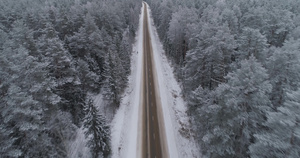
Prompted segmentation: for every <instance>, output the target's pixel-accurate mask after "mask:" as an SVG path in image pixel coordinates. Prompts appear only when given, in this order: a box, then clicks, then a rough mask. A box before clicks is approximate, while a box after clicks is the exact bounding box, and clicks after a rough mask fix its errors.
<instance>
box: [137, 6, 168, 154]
mask: <svg viewBox="0 0 300 158" xmlns="http://www.w3.org/2000/svg"><path fill="white" fill-rule="evenodd" d="M146 6H147V5H146V4H145V3H144V21H143V27H144V28H143V34H144V35H143V84H142V86H143V87H142V89H143V91H142V92H143V94H142V95H143V96H142V99H143V101H142V104H143V105H142V106H143V107H142V109H143V110H142V128H143V130H142V157H143V158H162V157H166V150H165V149H166V147H165V145H164V144H165V139H164V133H163V132H162V130H163V129H164V128H163V127H162V126H163V121H162V120H159V119H161V118H162V116H161V115H162V113H161V111H160V110H161V108H160V107H158V106H161V104H160V100H159V97H158V96H157V95H158V94H157V93H158V92H157V87H158V86H157V82H156V81H157V79H156V78H155V76H156V75H155V74H154V73H155V72H154V71H155V69H154V68H153V64H154V62H153V51H152V45H151V37H150V35H149V26H148V18H147V16H148V13H147V7H146Z"/></svg>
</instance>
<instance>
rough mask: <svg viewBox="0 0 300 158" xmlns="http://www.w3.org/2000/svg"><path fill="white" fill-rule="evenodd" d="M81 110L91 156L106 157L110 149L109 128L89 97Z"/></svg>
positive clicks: (95, 157) (94, 157)
mask: <svg viewBox="0 0 300 158" xmlns="http://www.w3.org/2000/svg"><path fill="white" fill-rule="evenodd" d="M83 110H84V113H85V117H84V122H83V124H84V127H85V128H86V132H85V137H86V138H87V139H88V142H87V146H88V147H89V148H90V149H91V153H92V155H93V158H98V157H99V155H102V156H104V157H107V156H108V155H109V154H110V151H111V149H110V144H109V143H110V135H109V133H110V130H109V126H108V124H107V123H106V120H105V118H104V117H103V116H102V115H101V114H100V113H99V110H98V109H97V108H96V107H95V105H94V104H93V101H92V100H91V99H88V101H87V103H86V105H85V106H84V109H83Z"/></svg>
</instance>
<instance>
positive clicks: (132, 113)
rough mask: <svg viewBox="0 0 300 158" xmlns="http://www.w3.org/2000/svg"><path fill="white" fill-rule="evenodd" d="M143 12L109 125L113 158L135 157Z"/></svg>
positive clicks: (140, 76)
mask: <svg viewBox="0 0 300 158" xmlns="http://www.w3.org/2000/svg"><path fill="white" fill-rule="evenodd" d="M143 10H144V7H142V8H141V15H140V19H139V29H138V31H137V35H136V39H135V40H136V42H135V44H134V46H133V52H132V56H131V74H130V76H129V78H128V79H129V81H128V83H129V85H128V87H127V88H126V90H125V93H124V95H123V97H122V101H121V104H120V108H119V109H118V110H117V111H116V114H115V116H114V118H113V120H112V124H111V127H112V129H111V132H112V134H111V136H112V140H111V141H112V157H113V158H120V157H122V158H123V157H128V158H135V157H137V150H138V146H137V138H138V116H139V114H138V110H139V104H140V94H141V92H140V84H141V78H142V75H141V74H142V52H143V27H142V26H143V16H144V12H143ZM137 52H139V53H137Z"/></svg>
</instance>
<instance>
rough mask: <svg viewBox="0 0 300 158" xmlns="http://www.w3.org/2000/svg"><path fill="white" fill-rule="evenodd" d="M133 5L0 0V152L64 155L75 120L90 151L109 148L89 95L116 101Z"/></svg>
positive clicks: (133, 24)
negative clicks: (101, 95)
mask: <svg viewBox="0 0 300 158" xmlns="http://www.w3.org/2000/svg"><path fill="white" fill-rule="evenodd" d="M141 5H142V3H141V1H140V0H124V1H119V0H109V1H106V0H39V1H36V0H17V1H16V0H13V1H12V0H1V2H0V109H1V111H0V113H1V115H0V155H1V157H67V156H68V151H67V146H68V142H70V141H72V140H73V139H75V138H74V137H75V133H76V130H77V129H78V128H80V127H82V126H84V127H85V129H86V133H85V134H86V138H87V139H88V143H87V146H88V147H90V149H91V153H92V156H93V157H98V156H100V155H102V156H104V157H107V156H108V155H109V154H110V131H109V126H108V124H107V122H106V119H105V118H104V115H103V113H101V111H99V110H98V109H97V107H95V105H93V102H92V100H91V98H89V96H91V95H92V94H98V93H102V94H103V95H104V98H105V99H106V100H107V103H108V105H107V106H110V107H111V108H112V109H115V108H117V107H118V106H119V102H120V94H121V93H122V91H123V89H124V87H125V86H126V84H127V76H128V74H129V73H130V54H131V49H132V46H131V44H132V43H133V40H134V36H135V31H136V30H137V27H138V20H139V18H138V15H139V12H140V8H141ZM82 154H84V153H82ZM83 156H84V155H83Z"/></svg>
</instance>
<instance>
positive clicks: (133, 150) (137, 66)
mask: <svg viewBox="0 0 300 158" xmlns="http://www.w3.org/2000/svg"><path fill="white" fill-rule="evenodd" d="M141 9H142V10H141V15H140V22H139V29H138V32H137V36H136V42H135V44H134V47H133V53H132V59H131V75H130V76H129V86H128V87H127V89H126V91H125V93H124V96H123V99H122V102H121V105H120V108H119V109H118V110H117V112H116V115H115V117H114V119H113V120H112V152H113V158H119V157H122V158H123V157H127V158H135V157H137V150H140V149H139V147H138V145H137V142H138V141H137V138H138V118H139V113H138V111H139V105H140V94H141V92H140V90H141V88H140V86H141V79H142V51H143V28H142V26H143V25H142V24H143V7H142V8H141ZM148 12H149V14H148V15H151V11H150V8H149V7H148ZM148 18H149V19H148V21H150V22H151V24H150V26H149V29H150V36H151V39H152V47H153V53H154V60H155V68H156V72H157V77H158V86H159V92H160V94H161V102H162V106H163V107H162V109H163V114H164V122H165V126H166V127H165V129H166V133H167V143H168V148H169V155H170V157H171V158H176V157H179V158H183V157H189V158H192V157H199V155H200V154H199V151H198V150H197V149H198V148H197V145H196V143H195V142H194V140H193V138H192V136H191V135H192V134H191V133H190V124H189V119H188V116H187V114H186V110H187V108H186V105H185V102H184V101H183V99H182V97H181V89H180V86H179V84H178V83H177V81H176V80H175V77H174V75H173V69H172V67H171V66H170V64H169V62H168V60H167V58H166V56H165V53H164V51H163V48H162V44H161V42H160V40H159V38H158V35H157V32H156V29H155V27H154V25H153V20H152V18H150V17H148ZM137 52H139V53H137Z"/></svg>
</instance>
